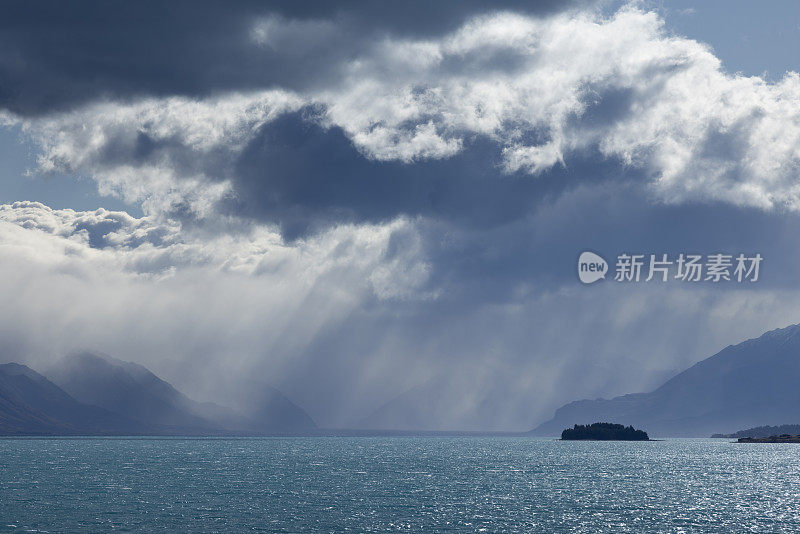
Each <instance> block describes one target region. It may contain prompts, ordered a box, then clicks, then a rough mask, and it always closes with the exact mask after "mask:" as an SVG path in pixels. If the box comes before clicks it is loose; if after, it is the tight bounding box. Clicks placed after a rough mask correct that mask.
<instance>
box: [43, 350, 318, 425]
mask: <svg viewBox="0 0 800 534" xmlns="http://www.w3.org/2000/svg"><path fill="white" fill-rule="evenodd" d="M48 374H49V376H51V378H52V380H53V381H54V382H55V383H57V384H58V385H59V386H61V387H62V388H63V389H64V390H65V391H67V392H68V393H69V394H70V395H72V396H73V397H74V398H76V399H78V400H79V401H81V402H84V403H87V404H92V405H96V406H100V407H103V408H105V409H107V410H110V411H113V412H116V413H119V414H122V415H125V416H127V417H130V418H133V419H136V420H139V421H144V422H147V423H151V424H156V425H160V426H163V427H166V428H169V429H171V432H175V433H180V432H187V433H214V434H217V433H225V432H236V433H270V432H292V431H298V430H302V429H313V428H316V427H315V425H314V423H313V421H312V420H311V418H310V417H309V416H308V415H307V414H306V413H305V412H303V411H302V410H301V409H300V408H298V407H297V406H296V405H294V404H293V403H292V402H291V401H289V400H288V399H286V398H285V397H284V396H283V395H281V394H280V393H279V392H278V391H277V390H275V389H273V388H270V387H269V386H266V385H257V384H255V383H252V382H247V383H245V384H239V385H238V387H237V388H235V389H236V390H237V391H238V392H239V396H238V397H237V398H236V399H232V400H236V401H237V403H236V405H235V406H234V407H235V408H236V409H233V408H230V407H227V406H220V405H218V404H214V403H209V402H205V403H201V402H197V401H194V400H192V399H191V398H189V397H187V396H186V395H184V394H183V393H181V392H180V391H178V390H177V389H176V388H175V387H173V386H172V385H171V384H170V383H168V382H166V381H164V380H162V379H161V378H159V377H158V376H156V375H155V374H153V373H152V372H151V371H150V370H149V369H147V368H146V367H144V366H142V365H139V364H136V363H131V362H125V361H122V360H118V359H116V358H112V357H110V356H107V355H103V354H97V353H91V352H83V353H77V354H71V355H69V356H67V357H65V358H64V359H62V360H61V361H60V362H59V363H58V364H57V365H56V366H54V367H53V368H52V369H51V370H50V371H49V373H48Z"/></svg>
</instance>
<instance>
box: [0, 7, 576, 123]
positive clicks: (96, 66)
mask: <svg viewBox="0 0 800 534" xmlns="http://www.w3.org/2000/svg"><path fill="white" fill-rule="evenodd" d="M577 3H580V2H572V1H570V2H566V3H565V2H558V1H555V0H540V1H537V2H523V1H518V0H504V1H498V2H491V3H489V2H479V1H467V2H435V3H431V2H425V1H422V0H412V1H409V2H355V1H347V2H325V1H320V2H293V1H272V2H255V1H239V2H222V1H201V2H193V1H188V0H181V1H172V2H155V1H140V2H126V1H121V0H116V1H99V0H98V1H83V2H69V3H68V2H58V1H47V0H39V1H37V0H34V1H25V0H19V1H11V2H4V3H3V7H2V16H1V17H0V107H4V108H6V109H9V110H11V111H13V112H15V113H18V114H21V115H38V114H42V113H47V112H49V111H53V110H58V109H64V108H68V107H70V106H73V105H76V104H80V103H84V102H87V101H91V100H94V99H97V98H112V99H117V98H133V97H140V96H144V95H155V96H164V95H188V96H198V97H202V96H206V95H209V94H213V93H215V92H220V91H228V90H249V89H255V88H264V87H271V86H274V85H280V86H281V87H285V88H307V87H311V86H315V85H318V84H324V83H325V80H327V79H328V78H329V77H330V76H331V75H332V74H333V73H334V70H335V69H337V68H338V65H339V61H340V60H341V59H342V58H347V57H350V56H352V55H353V54H355V53H356V52H357V51H358V50H359V49H360V48H361V46H362V44H363V42H364V41H365V40H366V39H370V38H374V37H375V36H376V35H381V34H396V35H412V36H421V35H432V34H438V33H441V32H444V31H448V30H451V29H454V28H456V27H458V25H459V24H461V23H462V22H463V21H464V19H465V18H467V17H469V16H471V15H475V14H478V13H483V12H487V11H490V10H491V11H495V10H502V9H514V10H516V11H521V12H529V13H546V12H551V11H555V10H559V9H564V8H567V7H571V6H573V5H575V4H577ZM269 15H277V16H279V17H282V18H283V19H285V21H300V22H302V21H312V22H315V23H324V21H330V22H334V23H335V25H336V29H335V30H332V31H331V32H323V33H325V35H323V36H321V35H319V32H317V31H316V29H318V27H317V26H313V25H312V26H311V27H306V31H299V32H296V34H294V35H290V36H288V37H287V38H286V39H284V40H282V41H281V42H280V43H277V46H276V47H270V46H265V47H259V46H257V45H256V43H254V41H253V39H252V35H251V30H252V27H253V25H254V24H255V23H256V22H257V21H258V19H259V18H260V17H265V16H269ZM287 23H288V22H287ZM321 37H324V38H321Z"/></svg>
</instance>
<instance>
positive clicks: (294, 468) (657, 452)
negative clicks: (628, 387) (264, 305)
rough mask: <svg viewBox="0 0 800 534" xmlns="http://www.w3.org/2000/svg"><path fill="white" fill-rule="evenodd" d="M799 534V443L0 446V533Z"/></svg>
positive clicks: (270, 441) (355, 441)
mask: <svg viewBox="0 0 800 534" xmlns="http://www.w3.org/2000/svg"><path fill="white" fill-rule="evenodd" d="M34 530H39V531H42V530H45V531H50V532H73V531H74V532H104V531H111V530H121V531H126V530H128V531H144V532H184V531H185V532H243V531H266V532H308V531H323V532H341V531H347V530H350V531H354V532H373V531H412V532H419V531H425V532H440V531H441V532H476V531H485V532H505V531H508V532H522V531H541V532H560V531H570V532H576V531H577V532H598V531H608V532H612V531H613V532H626V531H630V532H646V531H697V530H702V531H713V532H731V531H753V532H776V531H787V532H790V531H795V532H797V531H800V445H791V444H736V443H731V442H730V440H724V439H723V440H710V439H709V440H697V439H687V440H666V441H657V442H560V441H555V440H552V439H527V438H510V437H487V438H468V437H457V438H440V437H423V438H413V437H391V438H382V437H368V438H341V437H333V438H320V437H317V438H262V439H249V438H248V439H144V438H142V439H122V438H109V439H94V438H84V439H61V438H59V439H0V531H1V532H5V531H12V532H13V531H34Z"/></svg>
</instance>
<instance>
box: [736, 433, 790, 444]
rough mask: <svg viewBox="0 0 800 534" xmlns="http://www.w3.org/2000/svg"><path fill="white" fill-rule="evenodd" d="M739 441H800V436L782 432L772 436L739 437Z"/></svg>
mask: <svg viewBox="0 0 800 534" xmlns="http://www.w3.org/2000/svg"><path fill="white" fill-rule="evenodd" d="M737 443H800V436H792V435H789V434H781V435H780V436H770V437H768V438H752V437H746V438H739V439H738V440H737Z"/></svg>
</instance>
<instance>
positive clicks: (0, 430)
mask: <svg viewBox="0 0 800 534" xmlns="http://www.w3.org/2000/svg"><path fill="white" fill-rule="evenodd" d="M154 430H155V429H154V428H153V427H152V426H151V425H147V424H144V423H142V422H140V421H134V420H132V419H129V418H127V417H124V416H120V415H119V414H113V413H110V412H109V411H107V410H104V409H102V408H98V407H96V406H89V405H86V404H83V403H80V402H78V401H77V400H75V399H74V398H72V397H71V396H70V395H68V394H67V393H66V392H65V391H64V390H62V389H61V388H59V387H58V386H56V385H55V384H53V383H52V382H50V381H49V380H47V379H46V378H45V377H44V376H42V375H40V374H39V373H37V372H36V371H34V370H33V369H31V368H29V367H26V366H24V365H20V364H17V363H7V364H3V365H0V434H3V435H9V434H119V433H126V434H138V433H145V432H147V433H149V432H153V431H154Z"/></svg>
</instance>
